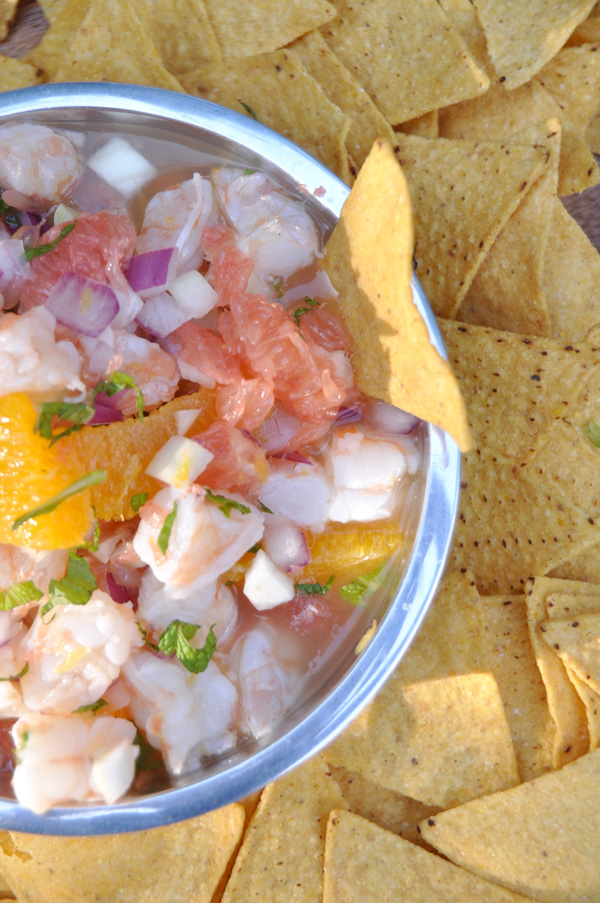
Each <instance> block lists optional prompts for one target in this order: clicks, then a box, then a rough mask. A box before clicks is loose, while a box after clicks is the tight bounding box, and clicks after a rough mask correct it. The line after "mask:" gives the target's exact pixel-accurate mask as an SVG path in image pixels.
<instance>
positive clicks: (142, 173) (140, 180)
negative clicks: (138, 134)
mask: <svg viewBox="0 0 600 903" xmlns="http://www.w3.org/2000/svg"><path fill="white" fill-rule="evenodd" d="M87 165H88V166H89V168H90V169H92V170H93V171H94V172H95V173H96V175H99V176H100V178H101V179H104V181H105V182H106V183H107V184H108V185H110V186H112V188H116V190H117V191H118V192H120V193H121V194H122V195H123V197H129V196H130V195H132V194H134V193H135V192H136V191H139V189H140V188H142V186H143V185H145V184H146V182H149V181H150V179H153V178H154V177H155V176H156V175H157V174H158V170H157V169H156V167H155V166H153V165H152V163H150V161H149V160H146V158H145V157H144V156H142V154H140V153H139V151H136V149H135V148H134V147H132V146H131V144H129V142H128V141H125V139H124V138H118V137H115V138H111V139H110V141H107V142H106V144H105V145H103V146H102V147H101V148H100V149H99V150H97V151H96V153H95V154H93V156H91V157H90V159H89V160H88V164H87Z"/></svg>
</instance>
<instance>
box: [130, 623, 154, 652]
mask: <svg viewBox="0 0 600 903" xmlns="http://www.w3.org/2000/svg"><path fill="white" fill-rule="evenodd" d="M135 623H136V625H137V629H138V630H139V632H140V633H141V634H142V639H143V641H144V643H145V644H146V646H147V647H148V649H152V650H153V651H154V652H160V649H159V648H158V646H157V645H156V643H153V642H152V640H150V639H149V638H148V631H147V630H146V628H145V627H144V625H143V624H141V623H140V622H139V621H136V622H135Z"/></svg>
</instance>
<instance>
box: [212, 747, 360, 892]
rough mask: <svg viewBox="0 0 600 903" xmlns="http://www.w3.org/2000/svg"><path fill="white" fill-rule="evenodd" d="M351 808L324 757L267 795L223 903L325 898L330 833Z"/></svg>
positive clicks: (271, 787)
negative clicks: (334, 814) (332, 816)
mask: <svg viewBox="0 0 600 903" xmlns="http://www.w3.org/2000/svg"><path fill="white" fill-rule="evenodd" d="M344 808H346V803H345V802H344V799H343V797H342V795H341V793H340V789H339V787H338V785H337V784H336V782H335V781H334V780H333V778H332V777H331V775H330V774H329V772H328V770H327V768H326V766H325V764H324V763H323V760H322V759H321V757H320V756H317V757H316V758H314V759H311V760H310V761H309V762H307V763H306V764H304V765H302V766H300V768H297V769H296V770H295V771H293V772H292V773H291V774H289V775H288V776H287V777H284V778H281V779H280V780H279V781H276V782H275V783H273V784H269V785H268V786H267V787H266V788H265V790H264V791H263V793H262V796H261V799H260V803H259V804H258V808H257V809H256V811H255V813H254V815H253V817H252V820H251V822H250V825H249V827H248V829H247V831H246V834H245V836H244V842H243V844H242V847H241V849H240V852H239V853H238V856H237V858H236V861H235V865H234V867H233V871H232V873H231V878H230V879H229V882H228V884H227V887H226V889H225V893H224V895H223V899H222V903H247V901H248V900H264V901H267V900H268V901H269V903H290V900H293V901H294V903H304V901H306V903H315V901H316V900H320V899H321V896H322V893H323V858H324V855H325V831H326V827H327V818H328V815H329V812H330V811H331V810H332V809H344Z"/></svg>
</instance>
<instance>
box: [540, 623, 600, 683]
mask: <svg viewBox="0 0 600 903" xmlns="http://www.w3.org/2000/svg"><path fill="white" fill-rule="evenodd" d="M540 632H541V635H542V638H543V640H544V641H545V642H546V643H547V644H548V646H550V648H551V649H553V650H555V651H556V652H557V654H558V655H559V656H560V658H561V660H562V662H563V664H564V665H565V666H567V667H568V668H570V669H571V670H572V671H574V672H575V674H576V675H577V676H578V677H579V678H580V679H581V680H583V681H585V682H586V683H587V684H589V685H590V687H591V688H592V689H593V690H594V692H595V693H600V614H587V615H586V614H583V615H575V616H574V617H571V618H556V619H548V620H546V621H542V623H541V624H540Z"/></svg>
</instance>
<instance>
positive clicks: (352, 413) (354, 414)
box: [333, 407, 363, 426]
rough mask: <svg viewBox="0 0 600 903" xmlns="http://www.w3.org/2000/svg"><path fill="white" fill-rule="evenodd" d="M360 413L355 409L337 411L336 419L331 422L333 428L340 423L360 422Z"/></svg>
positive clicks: (358, 409)
mask: <svg viewBox="0 0 600 903" xmlns="http://www.w3.org/2000/svg"><path fill="white" fill-rule="evenodd" d="M362 416H363V415H362V411H361V409H360V408H357V407H341V408H340V409H339V411H338V414H337V417H336V418H335V420H334V421H333V425H334V426H338V425H339V424H340V423H356V422H357V421H358V420H362Z"/></svg>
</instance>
